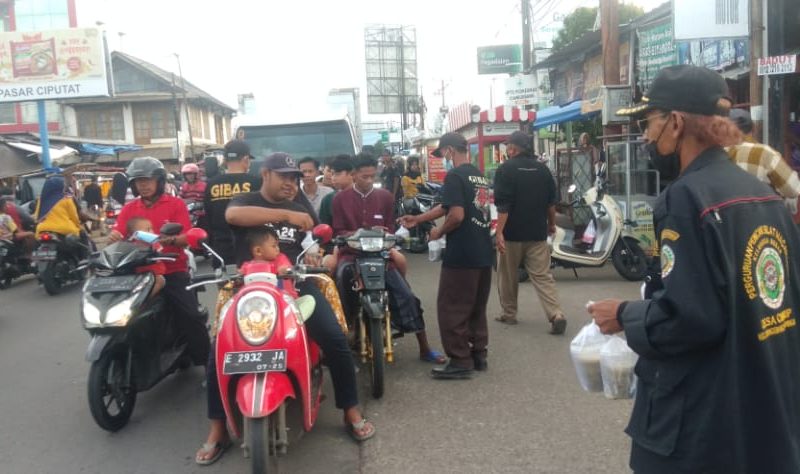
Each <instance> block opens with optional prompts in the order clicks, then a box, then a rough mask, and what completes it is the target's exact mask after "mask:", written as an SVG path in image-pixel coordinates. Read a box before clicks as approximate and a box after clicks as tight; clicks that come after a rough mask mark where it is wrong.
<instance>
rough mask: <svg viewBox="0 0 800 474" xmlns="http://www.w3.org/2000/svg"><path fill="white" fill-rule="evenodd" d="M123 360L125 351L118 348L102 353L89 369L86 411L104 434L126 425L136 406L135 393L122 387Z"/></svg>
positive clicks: (128, 388) (126, 356)
mask: <svg viewBox="0 0 800 474" xmlns="http://www.w3.org/2000/svg"><path fill="white" fill-rule="evenodd" d="M127 358H128V353H127V351H125V350H123V349H122V348H121V347H120V348H117V349H116V350H111V351H108V352H106V353H105V354H103V355H102V356H101V357H100V359H98V360H96V361H94V362H92V366H91V368H90V369H89V383H88V395H89V410H91V412H92V418H94V421H95V422H96V423H97V424H98V425H99V426H100V428H103V429H104V430H106V431H111V432H114V431H118V430H120V429H121V428H122V427H123V426H125V425H126V424H128V420H129V419H130V417H131V414H132V413H133V407H134V406H135V405H136V390H135V389H134V388H133V387H124V386H123V385H124V383H125V367H126V362H127Z"/></svg>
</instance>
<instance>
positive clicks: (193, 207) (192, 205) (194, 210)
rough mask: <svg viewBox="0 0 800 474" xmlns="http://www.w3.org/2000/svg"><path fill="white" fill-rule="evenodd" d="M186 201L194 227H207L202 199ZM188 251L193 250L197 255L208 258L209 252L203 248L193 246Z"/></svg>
mask: <svg viewBox="0 0 800 474" xmlns="http://www.w3.org/2000/svg"><path fill="white" fill-rule="evenodd" d="M184 202H185V203H186V209H187V210H188V211H189V220H190V222H191V223H192V227H199V228H201V229H205V228H206V212H205V210H204V208H203V202H202V201H188V200H187V201H184ZM187 252H191V253H192V254H194V256H195V257H204V258H208V255H209V254H208V253H207V252H206V251H205V250H204V249H203V248H192V247H190V248H189V249H187Z"/></svg>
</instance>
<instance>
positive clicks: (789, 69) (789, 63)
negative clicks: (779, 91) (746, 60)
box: [758, 54, 797, 76]
mask: <svg viewBox="0 0 800 474" xmlns="http://www.w3.org/2000/svg"><path fill="white" fill-rule="evenodd" d="M796 71H797V55H796V54H789V55H785V56H770V57H768V58H758V75H759V76H771V75H773V74H792V73H794V72H796Z"/></svg>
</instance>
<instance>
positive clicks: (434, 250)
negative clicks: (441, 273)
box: [428, 239, 444, 262]
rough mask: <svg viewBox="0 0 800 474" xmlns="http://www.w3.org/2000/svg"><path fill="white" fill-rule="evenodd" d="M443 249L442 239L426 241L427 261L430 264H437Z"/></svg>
mask: <svg viewBox="0 0 800 474" xmlns="http://www.w3.org/2000/svg"><path fill="white" fill-rule="evenodd" d="M443 249H444V241H443V239H437V240H429V241H428V260H430V261H431V262H438V261H439V260H441V259H442V250H443Z"/></svg>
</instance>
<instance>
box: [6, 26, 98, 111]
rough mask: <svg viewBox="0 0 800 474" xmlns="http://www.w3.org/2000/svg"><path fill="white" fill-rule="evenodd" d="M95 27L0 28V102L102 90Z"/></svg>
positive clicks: (72, 96)
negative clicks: (56, 28) (54, 28)
mask: <svg viewBox="0 0 800 474" xmlns="http://www.w3.org/2000/svg"><path fill="white" fill-rule="evenodd" d="M105 58H106V57H105V52H104V49H103V37H102V35H101V34H100V32H99V31H98V30H97V29H96V28H71V29H64V30H50V31H39V32H10V33H0V102H19V101H29V100H50V99H66V98H75V97H92V96H107V95H109V93H108V80H107V78H106V60H105Z"/></svg>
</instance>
